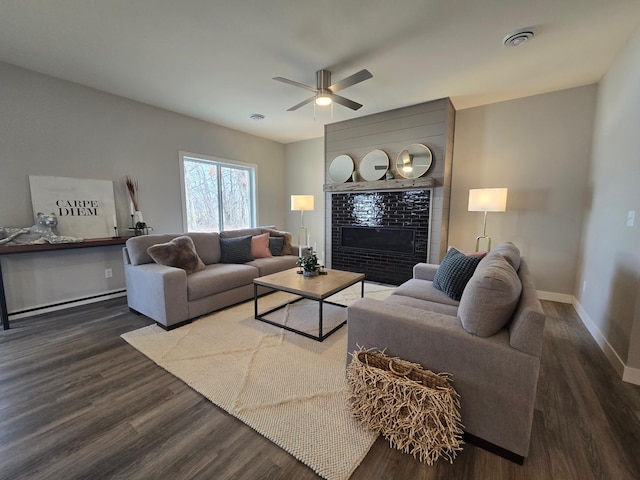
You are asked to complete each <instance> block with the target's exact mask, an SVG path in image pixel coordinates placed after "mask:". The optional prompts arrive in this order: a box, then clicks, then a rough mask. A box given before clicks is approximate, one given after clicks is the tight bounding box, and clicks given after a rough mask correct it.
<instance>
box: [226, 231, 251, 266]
mask: <svg viewBox="0 0 640 480" xmlns="http://www.w3.org/2000/svg"><path fill="white" fill-rule="evenodd" d="M252 260H253V255H251V235H246V236H244V237H232V238H220V263H247V262H250V261H252Z"/></svg>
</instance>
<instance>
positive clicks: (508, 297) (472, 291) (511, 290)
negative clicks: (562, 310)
mask: <svg viewBox="0 0 640 480" xmlns="http://www.w3.org/2000/svg"><path fill="white" fill-rule="evenodd" d="M521 292H522V283H521V282H520V278H519V277H518V274H517V273H516V271H515V270H514V269H513V267H512V266H511V265H510V264H509V262H507V260H506V259H505V258H504V257H503V256H502V255H501V254H499V253H497V252H493V251H492V252H491V253H489V254H488V255H487V256H486V257H485V258H484V259H483V260H482V262H481V263H480V265H478V268H477V269H476V271H475V273H474V274H473V277H471V280H469V283H468V284H467V288H465V290H464V293H463V294H462V298H461V299H460V305H459V306H458V318H459V319H460V322H462V326H463V327H464V329H465V330H466V331H467V332H469V333H473V334H474V335H478V336H479V337H490V336H491V335H495V334H496V333H498V332H499V331H500V329H502V328H503V327H504V326H505V325H506V324H507V323H508V322H509V320H510V319H511V316H512V315H513V312H514V311H515V309H516V307H517V306H518V301H519V300H520V293H521Z"/></svg>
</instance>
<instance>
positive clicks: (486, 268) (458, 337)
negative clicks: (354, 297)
mask: <svg viewBox="0 0 640 480" xmlns="http://www.w3.org/2000/svg"><path fill="white" fill-rule="evenodd" d="M509 268H510V269H513V271H514V272H511V273H510V272H509V271H508V270H507V269H509ZM437 269H438V265H432V264H426V263H421V264H417V265H416V266H415V267H414V275H413V276H414V278H412V279H410V280H408V281H407V282H405V283H404V284H402V285H400V286H399V287H398V288H397V289H396V290H395V291H394V292H393V294H392V295H390V296H389V297H388V298H387V299H385V300H384V301H379V300H375V299H371V298H363V299H360V300H358V301H356V302H355V303H354V304H353V305H352V306H350V307H349V308H348V309H347V312H348V321H347V326H348V346H347V349H348V352H353V351H355V350H356V349H357V348H358V346H362V347H365V348H378V349H386V353H387V354H389V355H391V356H397V357H400V358H403V359H406V360H409V361H411V362H415V363H418V364H421V365H422V366H424V367H426V368H428V369H430V370H433V371H435V372H448V373H450V374H452V380H453V386H454V388H455V389H456V390H457V392H458V393H459V394H460V398H461V415H462V424H463V426H464V430H465V439H466V440H467V442H469V443H474V444H476V445H478V446H480V447H483V448H485V449H487V450H490V451H493V452H494V453H497V454H499V455H501V456H503V457H505V458H508V459H510V460H512V461H515V462H517V463H520V464H522V462H523V461H524V457H526V456H527V454H528V452H529V443H530V437H531V426H532V421H533V411H534V405H535V399H536V388H537V382H538V371H539V368H540V351H541V345H542V335H543V329H544V323H545V316H544V313H543V311H542V307H541V305H540V302H539V300H538V297H537V293H536V290H535V286H534V284H533V281H532V278H531V274H530V272H529V269H528V267H527V264H526V262H525V260H524V259H521V258H520V252H519V251H518V249H517V248H516V247H515V245H513V244H512V243H506V244H502V245H500V246H498V247H497V248H496V249H495V250H493V251H492V252H490V253H489V254H488V255H487V256H486V257H484V258H483V259H482V260H480V263H479V264H478V265H477V268H476V269H475V271H474V273H473V276H472V277H471V279H470V280H469V283H467V284H466V287H464V291H463V293H462V298H461V299H460V301H456V300H452V299H451V298H449V297H448V296H447V295H446V294H444V293H443V292H442V291H440V290H438V289H436V288H434V286H433V280H434V277H435V274H436V271H437ZM496 272H497V273H496ZM515 272H517V274H516V273H515ZM503 274H504V275H503ZM509 275H511V276H509ZM518 284H519V285H518ZM501 289H504V290H508V291H510V294H509V295H506V296H505V295H502V292H501V291H500V290H501ZM514 294H515V295H517V297H516V299H515V304H513V303H511V305H508V304H509V303H510V301H509V300H508V299H507V297H509V296H510V295H511V296H513V295H514ZM509 310H512V313H509ZM501 315H508V317H507V318H506V319H505V318H503V319H498V320H499V321H498V322H496V319H497V318H496V317H499V316H501ZM503 323H504V324H503ZM501 324H503V325H501ZM487 325H490V328H489V329H486V328H485V327H486V326H487ZM496 329H497V332H495V333H493V330H496ZM480 335H482V336H480ZM350 359H351V356H350V355H349V356H348V360H347V361H350Z"/></svg>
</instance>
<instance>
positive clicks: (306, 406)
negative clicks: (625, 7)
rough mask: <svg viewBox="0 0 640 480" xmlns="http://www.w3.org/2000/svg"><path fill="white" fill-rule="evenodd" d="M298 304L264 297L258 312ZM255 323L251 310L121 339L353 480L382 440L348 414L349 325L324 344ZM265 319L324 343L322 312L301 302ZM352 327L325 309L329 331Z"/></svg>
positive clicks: (326, 472)
mask: <svg viewBox="0 0 640 480" xmlns="http://www.w3.org/2000/svg"><path fill="white" fill-rule="evenodd" d="M391 291H392V288H389V287H384V286H381V285H375V284H365V296H369V297H374V298H379V299H382V298H384V297H386V296H387V295H389V294H390V293H391ZM359 297H360V284H357V285H354V286H352V287H350V288H348V289H346V290H344V291H342V292H340V293H338V294H336V295H334V296H333V297H331V298H330V299H329V300H330V301H334V302H336V303H341V304H345V305H348V304H349V303H352V302H353V301H355V300H356V299H357V298H359ZM291 298H295V297H294V296H292V295H289V294H286V293H282V292H278V293H273V294H270V295H266V296H264V297H262V298H260V300H259V308H260V311H261V312H262V311H265V310H267V309H269V308H271V307H273V306H277V305H280V304H283V303H285V302H286V300H288V299H291ZM253 315H254V310H253V301H249V302H245V303H243V304H241V305H237V306H235V307H231V308H229V309H226V310H222V311H220V312H216V313H214V314H211V315H209V316H207V317H203V318H200V319H198V320H196V321H194V322H193V323H191V324H189V325H185V326H184V327H180V328H177V329H175V330H171V331H169V332H167V331H165V330H163V329H162V328H160V327H158V326H157V325H151V326H148V327H144V328H141V329H139V330H135V331H133V332H129V333H126V334H124V335H122V338H124V340H126V341H127V342H128V343H129V344H130V345H132V346H133V347H134V348H136V349H137V350H139V351H140V352H142V353H143V354H144V355H146V356H147V357H149V358H150V359H151V360H153V361H154V362H155V363H157V364H158V365H159V366H161V367H162V368H164V369H165V370H167V371H169V372H171V373H172V374H173V375H175V376H176V377H178V378H180V379H181V380H182V381H184V382H185V383H187V384H188V385H189V386H190V387H192V388H194V389H195V390H196V391H198V392H200V393H201V394H202V395H204V396H205V397H207V398H208V399H209V400H211V401H212V402H213V403H215V404H216V405H218V406H219V407H221V408H223V409H224V410H226V411H227V412H229V413H231V414H232V415H234V416H235V417H237V418H238V419H240V420H242V421H243V422H244V423H246V424H247V425H249V426H250V427H251V428H253V429H254V430H256V431H257V432H258V433H260V434H262V435H264V436H265V437H266V438H268V439H270V440H271V441H272V442H274V443H275V444H276V445H278V446H280V447H281V448H283V449H284V450H286V451H287V452H289V453H290V454H291V455H293V456H294V457H296V458H297V459H298V460H300V461H301V462H303V463H304V464H306V465H308V466H309V467H310V468H312V469H313V470H314V471H315V472H316V473H317V474H318V475H320V476H322V477H324V478H326V479H327V480H346V479H348V478H349V477H350V476H351V474H352V473H353V471H354V470H355V469H356V468H357V466H358V465H359V464H360V462H362V460H363V459H364V457H365V455H366V454H367V452H368V451H369V449H370V448H371V445H372V444H373V442H374V441H375V439H376V436H377V435H376V434H374V433H371V432H368V431H366V430H365V429H364V428H363V427H361V426H360V425H359V424H358V423H357V421H356V420H355V419H354V418H353V417H352V416H351V414H350V413H349V411H348V409H347V404H346V391H347V384H346V378H345V366H346V358H347V354H346V336H347V335H346V334H347V326H346V325H345V326H343V327H342V328H341V329H340V330H338V331H336V332H335V333H334V334H333V335H331V336H330V337H329V338H327V339H325V340H324V341H323V342H317V341H315V340H312V339H309V338H306V337H303V336H301V335H298V334H296V333H292V332H289V331H287V330H285V329H283V328H279V327H275V326H273V325H270V324H267V323H264V322H260V321H258V320H255V319H254V318H253ZM267 318H269V319H271V320H273V321H277V322H279V323H284V324H285V325H289V326H292V327H294V328H297V329H299V330H303V331H308V332H310V333H313V334H317V328H318V303H317V302H315V301H311V300H302V301H300V302H296V303H294V304H291V305H289V306H288V307H286V308H285V309H282V310H280V311H277V312H274V313H272V314H270V315H269V317H267ZM345 318H346V309H344V308H340V307H336V306H332V305H329V304H325V305H324V327H323V330H324V331H325V332H327V331H329V330H330V329H331V328H332V326H334V325H337V324H338V323H340V322H343V321H344V320H345Z"/></svg>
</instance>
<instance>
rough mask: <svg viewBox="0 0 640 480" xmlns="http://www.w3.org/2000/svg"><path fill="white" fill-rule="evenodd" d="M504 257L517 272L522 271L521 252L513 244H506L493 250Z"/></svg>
mask: <svg viewBox="0 0 640 480" xmlns="http://www.w3.org/2000/svg"><path fill="white" fill-rule="evenodd" d="M492 252H498V253H499V254H500V255H502V256H503V257H504V258H505V260H506V261H507V262H509V265H511V266H512V267H513V269H514V270H515V271H516V272H517V271H518V270H519V269H520V250H519V249H518V247H516V246H515V245H514V244H513V242H504V243H501V244H500V245H498V246H497V247H496V248H494V249H493V250H492Z"/></svg>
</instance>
